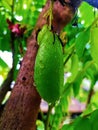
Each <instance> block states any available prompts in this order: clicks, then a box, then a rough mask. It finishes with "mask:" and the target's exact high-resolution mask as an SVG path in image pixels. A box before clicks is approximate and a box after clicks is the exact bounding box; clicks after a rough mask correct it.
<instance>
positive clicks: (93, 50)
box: [91, 28, 98, 65]
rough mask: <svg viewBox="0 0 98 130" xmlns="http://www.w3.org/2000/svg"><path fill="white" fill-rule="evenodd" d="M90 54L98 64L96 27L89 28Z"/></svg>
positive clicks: (97, 34) (97, 32)
mask: <svg viewBox="0 0 98 130" xmlns="http://www.w3.org/2000/svg"><path fill="white" fill-rule="evenodd" d="M91 56H92V58H93V60H94V61H95V63H97V65H98V28H92V29H91Z"/></svg>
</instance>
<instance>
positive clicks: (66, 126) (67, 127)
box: [61, 124, 73, 130]
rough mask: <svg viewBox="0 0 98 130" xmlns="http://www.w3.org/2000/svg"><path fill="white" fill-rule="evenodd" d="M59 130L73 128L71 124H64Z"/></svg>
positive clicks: (70, 129) (71, 129)
mask: <svg viewBox="0 0 98 130" xmlns="http://www.w3.org/2000/svg"><path fill="white" fill-rule="evenodd" d="M61 130H73V125H71V124H65V125H64V126H63V127H62V129H61Z"/></svg>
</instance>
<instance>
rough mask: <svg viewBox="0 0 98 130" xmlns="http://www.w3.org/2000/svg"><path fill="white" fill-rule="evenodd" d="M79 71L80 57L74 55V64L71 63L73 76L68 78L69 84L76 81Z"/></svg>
mask: <svg viewBox="0 0 98 130" xmlns="http://www.w3.org/2000/svg"><path fill="white" fill-rule="evenodd" d="M78 69H79V60H78V56H77V55H76V54H74V55H73V56H72V62H71V71H70V72H71V76H70V77H69V78H68V82H69V83H71V82H73V81H74V80H75V78H76V76H77V74H78Z"/></svg>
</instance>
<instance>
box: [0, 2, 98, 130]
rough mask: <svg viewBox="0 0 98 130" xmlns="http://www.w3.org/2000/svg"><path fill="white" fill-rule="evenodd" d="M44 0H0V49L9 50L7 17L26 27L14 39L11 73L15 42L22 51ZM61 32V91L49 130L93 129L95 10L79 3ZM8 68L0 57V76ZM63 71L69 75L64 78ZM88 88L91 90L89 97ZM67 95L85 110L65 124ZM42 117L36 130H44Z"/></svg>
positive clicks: (97, 49) (97, 74)
mask: <svg viewBox="0 0 98 130" xmlns="http://www.w3.org/2000/svg"><path fill="white" fill-rule="evenodd" d="M45 2H46V0H42V1H40V0H37V1H36V0H1V1H0V51H8V52H12V50H11V32H10V30H9V29H8V24H7V22H6V20H7V19H10V20H11V21H13V22H14V24H16V23H18V24H21V25H22V26H26V28H27V30H26V32H25V33H24V36H23V37H21V38H16V39H15V41H14V42H15V49H16V51H15V66H16V68H15V70H14V71H15V73H16V72H17V71H18V68H17V65H19V61H20V59H21V58H22V57H23V55H21V53H20V51H19V47H20V45H19V43H20V44H22V47H23V51H24V53H25V51H26V39H27V37H28V36H29V35H30V34H31V32H32V30H33V28H34V26H35V24H36V21H37V18H38V15H39V13H40V12H41V10H42V8H43V6H44V5H45ZM63 31H64V32H65V34H66V35H65V40H66V43H65V44H66V46H65V47H64V48H63V50H64V71H65V82H64V92H63V93H62V96H61V97H60V99H59V101H57V102H56V104H55V105H54V107H53V110H54V112H52V113H51V114H50V117H49V130H59V129H62V130H67V129H68V130H76V128H77V127H78V128H80V127H81V124H82V127H83V128H86V127H87V125H88V124H90V125H91V124H93V129H92V130H97V129H98V125H97V123H96V121H95V120H96V116H95V115H98V110H96V112H95V113H96V114H95V115H94V113H92V112H93V111H94V110H95V109H97V108H98V101H97V98H98V92H96V91H97V89H95V87H94V86H95V84H96V82H97V80H98V56H97V53H98V38H97V35H98V10H97V9H95V8H93V7H91V6H90V5H88V4H87V3H85V2H83V3H82V4H81V6H80V7H79V9H78V10H77V12H76V14H75V16H74V18H73V20H72V21H71V22H70V23H69V24H68V25H67V26H66V27H65V28H64V30H63ZM8 70H9V67H8V65H7V63H6V62H5V61H4V60H3V59H1V58H0V75H1V76H2V77H3V78H6V74H7V72H8ZM67 74H69V75H68V76H67V77H66V75H67ZM16 75H17V73H16ZM15 78H16V76H15ZM84 79H87V80H89V83H90V84H89V86H88V87H87V84H85V85H84ZM97 88H98V86H97ZM92 91H94V93H93V94H92V95H91V96H89V93H90V92H92ZM71 97H75V98H76V99H77V100H79V101H80V102H83V103H85V104H86V109H85V111H84V113H83V114H82V116H81V118H80V117H79V120H78V121H76V120H75V123H74V119H71V120H69V121H68V122H67V123H66V120H67V118H68V117H71V114H72V113H71V112H70V111H69V109H68V106H69V104H70V102H71ZM88 98H90V102H88V104H87V100H88ZM81 112H82V111H81ZM85 117H86V118H85ZM44 118H46V117H44ZM44 118H43V119H42V120H41V121H39V120H38V121H37V123H36V124H37V126H38V128H37V129H38V130H44V124H43V123H44ZM83 118H85V120H84V119H83ZM81 122H83V123H81ZM94 123H95V125H94ZM74 124H75V125H74ZM90 125H89V126H90ZM90 129H91V128H89V130H90ZM79 130H80V129H79ZM81 130H82V128H81Z"/></svg>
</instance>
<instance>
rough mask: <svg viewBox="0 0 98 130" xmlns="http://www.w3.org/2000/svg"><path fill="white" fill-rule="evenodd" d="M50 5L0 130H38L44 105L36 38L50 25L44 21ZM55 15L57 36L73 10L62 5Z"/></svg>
mask: <svg viewBox="0 0 98 130" xmlns="http://www.w3.org/2000/svg"><path fill="white" fill-rule="evenodd" d="M49 4H50V0H49V2H47V4H46V6H45V7H44V9H43V11H42V13H41V14H40V16H39V19H38V22H37V24H36V28H35V30H34V31H33V33H32V35H31V36H30V37H29V38H28V41H27V52H26V54H25V56H24V58H23V61H22V64H21V67H20V71H19V74H18V77H17V80H16V83H15V86H14V89H13V91H12V94H11V96H10V99H9V101H8V103H7V105H6V107H5V111H4V113H3V115H2V118H1V121H0V130H35V124H36V118H37V114H38V110H39V105H40V96H39V94H38V93H37V91H36V88H35V85H34V79H33V74H34V63H35V58H36V54H37V50H38V45H37V41H36V36H37V30H38V29H40V28H41V27H42V26H43V25H44V24H45V23H47V19H46V18H45V17H43V14H45V13H46V11H47V10H48V9H49ZM53 14H54V20H53V29H54V31H55V32H57V33H59V32H60V30H61V29H62V28H63V27H64V26H65V25H66V24H67V23H68V22H69V21H70V20H71V18H72V16H73V14H72V8H70V7H63V6H62V5H61V4H60V3H59V2H58V1H56V2H55V3H54V8H53ZM58 20H59V21H58ZM59 24H60V25H59ZM61 24H62V25H61Z"/></svg>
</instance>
